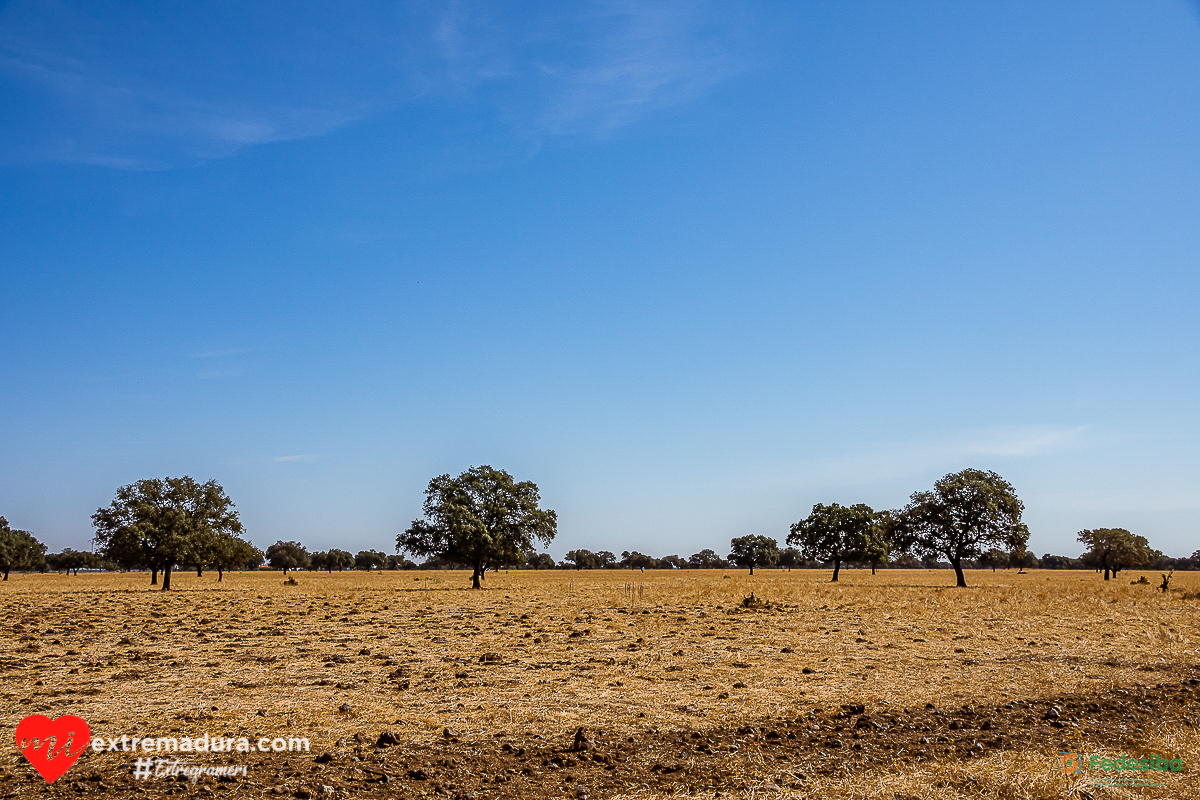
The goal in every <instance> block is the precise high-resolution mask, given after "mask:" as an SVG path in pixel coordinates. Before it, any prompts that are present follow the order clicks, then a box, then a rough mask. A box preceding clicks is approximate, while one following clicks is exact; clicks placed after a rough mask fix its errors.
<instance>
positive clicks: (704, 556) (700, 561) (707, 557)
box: [688, 549, 729, 569]
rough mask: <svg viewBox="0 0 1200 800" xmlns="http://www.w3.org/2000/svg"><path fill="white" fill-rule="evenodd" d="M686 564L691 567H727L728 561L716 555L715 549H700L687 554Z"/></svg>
mask: <svg viewBox="0 0 1200 800" xmlns="http://www.w3.org/2000/svg"><path fill="white" fill-rule="evenodd" d="M688 566H689V567H690V568H691V569H728V568H729V562H728V561H726V560H725V559H723V558H721V557H720V556H719V555H717V553H716V551H715V550H709V549H705V550H701V551H700V552H699V553H694V554H692V555H691V556H688Z"/></svg>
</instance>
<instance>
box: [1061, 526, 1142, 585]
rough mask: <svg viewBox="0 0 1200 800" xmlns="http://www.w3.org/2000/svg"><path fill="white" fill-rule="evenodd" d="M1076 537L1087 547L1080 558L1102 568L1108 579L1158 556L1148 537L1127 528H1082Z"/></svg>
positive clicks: (1086, 564)
mask: <svg viewBox="0 0 1200 800" xmlns="http://www.w3.org/2000/svg"><path fill="white" fill-rule="evenodd" d="M1077 538H1078V539H1079V541H1080V542H1082V543H1083V544H1085V545H1087V547H1088V551H1087V552H1086V553H1084V554H1083V555H1082V556H1080V560H1081V561H1083V563H1084V565H1085V566H1089V567H1096V568H1103V570H1104V580H1108V579H1109V576H1110V574H1111V576H1112V577H1116V574H1117V573H1118V572H1120V571H1121V570H1123V569H1128V568H1133V567H1148V566H1151V565H1152V564H1154V561H1155V559H1156V557H1157V556H1158V555H1159V553H1157V552H1156V551H1154V550H1152V549H1151V548H1150V542H1148V541H1147V540H1146V537H1144V536H1138V535H1137V534H1134V533H1130V532H1129V531H1127V530H1125V529H1124V528H1096V529H1095V530H1090V531H1080V532H1079V536H1078V537H1077Z"/></svg>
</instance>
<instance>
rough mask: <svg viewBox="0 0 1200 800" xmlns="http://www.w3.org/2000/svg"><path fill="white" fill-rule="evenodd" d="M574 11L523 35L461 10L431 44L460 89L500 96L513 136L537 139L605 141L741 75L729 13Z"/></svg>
mask: <svg viewBox="0 0 1200 800" xmlns="http://www.w3.org/2000/svg"><path fill="white" fill-rule="evenodd" d="M570 8H571V10H572V11H571V13H560V14H558V15H553V16H549V17H544V18H541V19H538V20H535V21H533V24H526V25H522V26H520V27H519V28H518V27H514V26H506V25H504V24H502V23H498V21H497V20H496V19H495V17H494V16H493V15H491V14H489V13H486V12H485V11H482V10H481V9H479V8H478V7H469V6H464V5H462V4H458V5H455V6H452V7H451V8H450V9H448V10H447V11H446V12H445V13H444V14H443V15H442V16H441V18H440V19H439V21H438V25H437V28H436V31H437V33H436V37H435V38H436V41H437V42H438V44H439V47H440V50H441V54H442V56H443V58H445V60H446V62H447V65H448V72H449V74H450V76H451V77H452V79H453V81H454V83H455V84H456V85H458V86H460V87H464V89H466V90H472V89H476V88H479V87H485V88H489V89H493V88H495V89H498V90H499V96H498V98H497V102H498V103H499V104H500V105H501V106H502V107H503V108H504V110H505V112H506V113H507V114H508V116H509V118H510V119H511V121H512V123H513V124H514V126H515V127H517V128H518V129H519V130H520V131H522V132H524V133H527V134H530V135H537V136H544V135H561V134H578V133H583V134H592V135H604V134H606V133H609V132H611V131H613V130H616V129H618V128H622V127H624V126H626V125H629V124H631V123H633V122H635V121H637V120H638V119H640V118H641V117H643V116H645V115H646V114H648V113H651V112H653V111H654V110H657V109H660V108H664V107H669V106H673V105H677V104H680V103H683V102H686V101H688V100H691V99H693V98H695V97H696V96H698V95H700V94H701V93H702V92H703V91H705V90H706V89H708V88H710V87H711V86H713V85H714V84H716V83H718V82H719V81H721V80H723V79H725V78H727V77H728V76H729V75H731V74H733V73H734V72H736V71H738V69H740V68H741V63H740V61H739V59H738V58H737V57H736V56H735V55H734V48H733V47H732V45H731V43H730V41H729V34H730V32H731V30H732V29H734V28H736V26H731V25H730V24H729V22H730V17H729V14H728V13H727V12H728V7H721V6H717V5H713V4H709V3H704V2H686V1H680V0H674V1H671V0H667V1H665V2H658V3H641V2H624V1H622V2H594V3H589V4H584V5H575V6H571V7H570ZM719 12H726V13H719ZM513 86H517V87H519V90H518V91H505V89H511V88H512V87H513Z"/></svg>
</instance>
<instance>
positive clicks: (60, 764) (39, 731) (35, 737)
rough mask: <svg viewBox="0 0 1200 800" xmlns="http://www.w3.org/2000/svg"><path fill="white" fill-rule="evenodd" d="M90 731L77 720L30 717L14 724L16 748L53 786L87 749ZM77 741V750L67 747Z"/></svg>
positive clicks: (84, 723) (71, 718) (66, 717)
mask: <svg viewBox="0 0 1200 800" xmlns="http://www.w3.org/2000/svg"><path fill="white" fill-rule="evenodd" d="M91 735H92V731H91V729H90V728H88V724H87V722H85V721H84V720H83V719H82V718H81V717H76V716H72V715H70V714H67V715H66V716H62V717H59V718H58V719H50V718H49V717H43V716H42V715H41V714H30V715H29V716H28V717H26V718H25V719H23V720H21V721H20V722H19V723H17V736H16V738H17V749H18V750H20V751H21V752H22V753H24V755H25V758H27V759H29V763H30V764H33V768H34V769H36V770H37V771H38V772H40V773H42V777H43V778H45V779H46V782H47V783H54V782H55V781H56V780H58V779H59V778H61V777H62V775H63V773H64V772H66V771H67V770H69V769H70V768H71V765H72V764H74V763H75V762H76V761H77V760H78V759H79V754H80V753H82V752H83V751H84V750H86V749H87V746H88V743H89V742H90V741H91ZM77 742H78V744H79V747H78V749H76V750H74V751H72V750H71V748H72V747H73V746H74V745H75V744H76V743H77Z"/></svg>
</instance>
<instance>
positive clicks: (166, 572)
mask: <svg viewBox="0 0 1200 800" xmlns="http://www.w3.org/2000/svg"><path fill="white" fill-rule="evenodd" d="M174 567H175V565H174V564H167V566H166V567H165V568H164V569H163V587H162V590H163V591H164V592H167V591H170V590H171V570H172V569H173V568H174Z"/></svg>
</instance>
